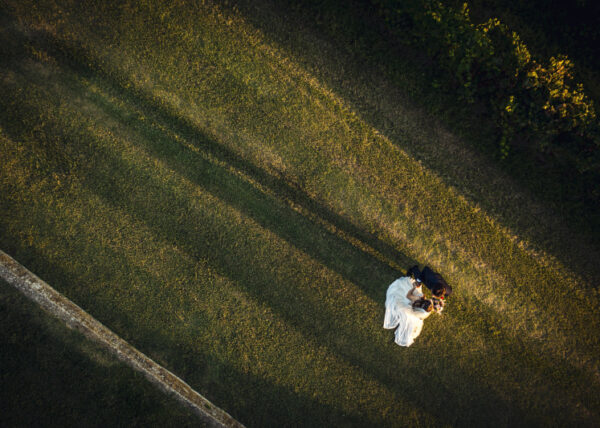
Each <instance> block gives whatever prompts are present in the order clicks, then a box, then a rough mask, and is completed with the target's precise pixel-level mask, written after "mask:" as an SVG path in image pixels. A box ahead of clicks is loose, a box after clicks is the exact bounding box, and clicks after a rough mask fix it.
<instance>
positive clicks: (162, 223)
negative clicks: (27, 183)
mask: <svg viewBox="0 0 600 428" xmlns="http://www.w3.org/2000/svg"><path fill="white" fill-rule="evenodd" d="M108 156H110V155H108ZM118 163H119V161H117V165H114V166H113V167H111V168H110V171H112V173H111V176H112V177H114V178H115V183H113V185H110V186H94V184H90V185H91V186H92V187H91V188H90V190H91V191H93V192H96V193H97V194H98V196H99V197H101V198H102V199H103V200H105V202H107V203H109V204H113V205H115V206H116V207H118V208H119V209H125V210H126V211H127V212H129V213H133V215H134V217H135V218H137V219H138V220H139V221H142V222H144V223H145V224H146V225H147V226H148V227H149V228H150V229H151V230H153V231H154V233H155V234H156V235H157V236H159V237H161V238H162V239H164V240H167V241H169V240H170V241H174V242H175V243H176V245H177V246H178V247H179V248H182V249H184V251H186V253H188V254H189V255H190V256H191V257H193V258H194V259H196V260H208V262H209V264H210V265H211V266H212V267H213V268H214V269H215V270H216V271H217V272H218V273H219V274H220V275H222V276H225V277H228V278H231V279H232V280H234V281H235V282H236V283H237V284H240V285H241V286H242V287H243V288H244V289H245V290H246V291H247V292H249V293H250V294H251V295H253V296H254V297H255V298H256V299H258V300H260V301H266V302H268V304H269V306H270V307H271V308H272V309H273V310H274V312H275V313H277V314H278V315H279V316H281V317H282V319H284V320H286V322H288V323H289V324H290V325H293V326H296V327H298V328H300V330H301V331H303V332H304V333H305V334H306V336H307V337H312V338H314V339H315V340H316V341H317V342H318V343H322V344H324V346H326V347H327V348H329V349H331V350H332V351H333V352H334V354H337V355H339V356H340V357H342V358H343V359H345V360H346V361H348V362H350V363H351V364H353V365H355V366H358V367H362V368H365V367H368V368H369V369H370V370H371V373H372V374H373V375H374V376H375V378H376V379H377V380H378V381H379V382H381V383H382V384H384V385H386V386H387V387H389V388H391V389H392V390H393V391H396V392H398V393H400V394H401V395H402V396H408V395H409V394H410V392H411V391H410V387H409V385H410V384H414V383H417V382H419V381H420V380H421V374H420V373H419V367H418V366H417V362H413V363H412V365H411V363H410V362H406V363H405V365H404V368H405V369H406V370H407V371H408V372H409V373H406V372H404V371H403V372H402V373H398V372H396V371H394V370H393V368H392V367H388V368H387V369H386V368H385V367H381V366H380V365H378V364H377V361H380V360H381V358H382V356H384V357H389V359H390V360H393V359H394V354H393V352H394V351H395V350H396V347H395V345H392V348H393V349H391V348H390V347H389V346H388V347H387V348H386V347H385V345H384V344H383V342H384V341H383V340H381V339H379V343H380V344H379V345H376V346H373V341H372V340H369V339H366V340H360V334H351V335H350V336H349V337H355V338H357V340H356V341H355V342H353V343H347V342H346V343H343V342H340V341H338V340H336V336H337V334H335V333H339V331H338V332H336V331H334V332H332V331H331V329H329V328H328V327H329V325H330V323H331V322H332V319H333V318H334V317H332V316H330V315H331V314H320V313H319V314H315V312H314V310H312V303H310V302H308V303H306V302H304V301H303V300H302V299H301V298H300V297H299V296H294V295H289V294H288V295H285V294H283V293H281V290H283V289H284V288H285V287H288V288H289V284H281V283H280V281H279V280H278V279H277V278H276V277H274V276H272V275H271V274H270V273H269V272H267V271H262V270H253V271H252V273H251V275H250V276H248V275H249V274H248V273H247V272H245V268H243V267H242V268H240V266H247V265H249V264H250V263H249V261H248V262H247V263H244V260H245V258H244V256H243V255H242V254H239V253H234V254H231V255H228V256H224V257H219V256H216V255H215V248H199V247H198V245H197V243H198V242H202V243H203V244H204V245H211V244H213V243H212V242H211V240H212V241H218V238H215V237H212V238H211V237H210V236H209V235H207V233H206V232H201V231H194V232H192V233H190V231H193V230H194V226H193V224H182V223H181V219H180V217H179V216H178V215H177V214H173V215H172V218H170V219H165V218H164V217H162V218H161V219H160V220H159V219H156V218H154V216H153V215H152V211H151V209H150V207H154V209H156V208H157V205H159V204H160V201H158V200H155V201H142V203H140V201H139V200H131V199H129V198H130V197H131V195H130V193H129V191H128V190H126V189H125V190H123V189H120V188H119V184H118V183H119V182H126V181H128V180H130V178H127V177H118V175H119V171H124V170H127V169H129V170H131V168H125V166H124V165H120V164H118ZM96 181H100V179H99V177H97V178H96V177H95V178H93V179H90V180H89V183H94V182H96ZM141 187H143V188H144V189H148V188H152V187H153V185H145V186H141ZM160 195H161V196H160V197H161V199H162V201H163V203H164V204H165V207H167V206H168V207H170V208H171V209H174V208H175V207H178V206H180V205H181V203H182V201H177V198H176V197H175V196H174V195H172V194H170V191H168V190H166V189H163V190H162V191H161V192H160ZM183 203H185V202H183ZM180 211H183V212H187V211H188V210H187V209H185V208H184V209H181V210H180ZM198 220H199V219H195V221H194V223H195V222H197V221H198ZM206 221H207V219H203V221H202V223H206ZM189 222H190V221H188V223H189ZM222 244H223V243H222V242H218V243H217V245H222ZM228 247H229V248H233V244H229V245H228ZM303 314H310V316H309V317H308V318H306V317H302V315H303ZM352 333H353V332H352ZM381 335H383V332H382V333H381ZM361 342H362V343H361ZM357 346H358V347H359V348H360V347H361V346H363V348H362V352H364V349H365V348H366V347H370V348H369V352H370V355H368V356H367V357H364V356H360V355H357V352H356V347H357ZM426 358H435V354H434V353H432V354H429V355H428V356H427V357H426ZM454 369H455V370H457V371H458V372H460V373H457V374H456V378H461V377H463V378H464V376H465V375H466V373H463V372H462V370H463V368H462V367H460V366H459V365H455V366H454ZM411 371H412V372H413V373H410V372H411ZM407 384H408V385H407ZM473 389H480V388H479V387H477V386H473ZM477 396H479V397H482V400H481V402H480V403H478V404H479V405H481V406H484V407H486V406H487V404H486V403H487V399H489V398H490V397H495V398H494V400H493V401H494V402H495V403H496V404H498V403H500V402H501V401H502V400H501V399H500V398H499V397H496V396H495V394H494V393H493V392H492V391H490V390H489V389H486V388H483V389H480V390H479V392H478V393H477ZM483 397H486V399H483ZM475 401H477V400H475ZM473 402H474V400H471V404H473ZM420 404H421V407H423V406H425V405H426V406H428V407H430V408H431V407H433V408H434V409H433V410H434V413H435V414H438V415H444V414H446V415H447V417H448V418H450V419H452V418H454V417H456V416H455V415H452V414H449V415H448V414H447V409H446V411H445V410H444V409H443V408H441V407H440V408H436V406H435V405H432V404H431V403H425V402H423V403H420ZM513 410H514V409H513ZM517 412H519V413H520V412H521V410H518V411H517Z"/></svg>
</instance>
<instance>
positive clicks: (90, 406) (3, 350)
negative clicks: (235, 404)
mask: <svg viewBox="0 0 600 428" xmlns="http://www.w3.org/2000/svg"><path fill="white" fill-rule="evenodd" d="M0 325H1V326H2V328H1V329H0V368H1V369H0V382H1V384H2V388H1V389H0V401H1V402H2V412H0V424H1V425H2V426H39V427H50V426H56V427H65V426H182V427H192V426H202V424H201V422H200V421H199V420H198V418H197V417H196V415H194V414H193V413H192V412H191V411H188V410H186V409H185V408H184V407H183V406H182V405H181V404H180V403H179V402H178V401H176V400H175V399H174V398H171V397H168V396H166V395H165V394H164V393H163V392H161V391H159V390H158V389H156V387H154V386H153V385H151V384H150V383H149V382H148V381H147V380H146V379H145V378H144V376H143V375H141V374H138V373H137V372H134V371H133V370H131V369H130V368H129V367H127V366H126V365H125V364H123V363H121V362H119V361H118V360H116V359H115V358H114V357H113V356H112V355H110V354H109V353H108V352H107V351H106V350H105V349H103V348H100V347H99V346H97V345H95V344H92V343H91V342H89V341H88V340H87V339H85V338H84V337H83V336H82V335H81V334H79V333H77V332H74V331H71V330H68V329H67V327H65V326H64V325H62V323H61V322H60V321H58V320H55V319H54V318H52V317H51V316H49V315H48V314H46V313H44V312H43V311H41V310H40V309H39V308H38V307H37V305H36V304H34V303H32V302H30V301H29V300H27V299H26V298H25V297H24V296H22V295H21V294H20V293H19V292H18V291H16V290H15V289H14V288H13V287H11V286H10V285H8V284H7V283H6V282H4V281H3V280H2V281H0Z"/></svg>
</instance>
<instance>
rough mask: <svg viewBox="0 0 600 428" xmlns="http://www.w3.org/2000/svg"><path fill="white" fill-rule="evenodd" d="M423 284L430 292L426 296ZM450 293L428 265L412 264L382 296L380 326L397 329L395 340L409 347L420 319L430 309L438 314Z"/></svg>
mask: <svg viewBox="0 0 600 428" xmlns="http://www.w3.org/2000/svg"><path fill="white" fill-rule="evenodd" d="M422 284H425V286H426V287H427V288H428V289H429V290H430V291H431V297H430V298H426V297H425V295H424V293H423V287H422ZM450 294H452V287H450V286H449V285H448V284H447V283H446V281H445V280H444V278H442V276H441V275H440V274H438V273H436V272H434V271H433V270H431V269H430V268H429V267H427V266H425V267H424V268H423V270H422V271H421V270H419V267H418V266H413V267H411V268H410V269H409V270H408V272H407V273H406V276H404V277H402V278H398V279H397V280H395V281H394V282H392V283H391V284H390V286H389V287H388V290H387V293H386V299H385V318H384V321H383V328H387V329H393V328H395V329H396V333H395V340H394V341H395V342H396V343H397V344H398V345H400V346H410V345H412V344H413V342H414V340H415V338H416V337H417V336H418V335H419V334H420V333H421V329H422V328H423V320H424V319H425V318H427V317H428V316H429V315H431V314H432V313H433V312H435V313H437V314H441V312H442V310H443V309H444V304H445V299H446V298H447V297H448V296H449V295H450Z"/></svg>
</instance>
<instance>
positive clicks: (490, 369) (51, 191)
mask: <svg viewBox="0 0 600 428" xmlns="http://www.w3.org/2000/svg"><path fill="white" fill-rule="evenodd" d="M10 10H11V13H12V14H13V15H14V19H9V20H8V21H9V22H8V23H7V25H6V26H5V27H4V29H3V32H2V39H3V41H6V43H4V46H5V47H4V48H3V49H4V51H3V53H6V58H7V61H6V62H5V63H4V64H3V66H2V69H1V70H2V71H1V75H0V78H1V86H0V96H1V100H0V104H1V105H2V111H3V113H1V115H0V124H1V132H2V133H1V135H0V138H1V140H0V141H1V145H0V147H1V153H2V160H3V166H2V170H1V172H0V174H1V175H0V186H1V187H0V191H1V192H2V199H0V201H1V203H2V205H0V210H1V218H2V221H1V222H0V228H1V229H0V231H1V234H0V246H2V248H3V249H4V250H5V251H7V252H8V253H11V254H12V255H13V256H14V257H15V258H17V260H19V261H20V262H21V263H23V264H25V265H26V266H27V267H28V268H30V269H31V270H33V271H34V272H35V273H36V274H38V275H39V276H41V277H42V278H44V279H45V280H46V281H48V282H49V283H50V284H51V285H53V286H54V287H55V288H57V289H58V290H60V291H61V292H63V293H65V294H66V295H67V296H68V297H69V298H71V299H73V300H74V301H75V302H76V303H78V304H79V305H81V306H83V307H84V309H86V310H88V311H89V312H90V313H91V314H92V315H94V316H95V317H97V318H98V319H100V321H102V322H104V323H106V324H107V325H108V326H109V327H110V328H111V329H113V330H114V331H116V332H117V333H118V334H120V335H122V336H123V337H124V338H126V339H127V340H129V341H130V342H131V343H132V344H134V345H135V346H138V347H139V348H140V349H141V350H142V351H143V352H145V353H147V354H149V355H150V356H151V357H152V358H155V359H157V360H158V361H159V362H160V363H161V364H164V365H165V366H167V367H168V368H169V369H172V370H174V371H175V373H176V374H178V375H179V376H181V377H182V378H183V379H184V380H185V381H186V382H188V383H189V384H190V385H192V386H193V387H194V388H196V389H197V390H199V391H200V392H201V393H202V394H204V395H205V396H207V397H208V398H209V399H210V400H211V401H213V402H214V403H215V404H217V405H218V406H220V407H223V408H224V409H225V410H226V411H227V412H229V413H230V414H232V415H233V416H234V417H236V418H238V419H239V420H240V421H241V422H242V423H246V424H248V425H259V426H262V425H279V426H280V425H282V424H288V425H289V424H300V425H323V424H327V425H332V426H333V425H340V424H357V425H366V424H371V425H372V424H378V425H407V424H411V425H412V424H417V425H425V426H431V425H445V424H451V425H472V424H475V423H479V422H481V420H482V418H486V419H485V420H487V421H488V422H489V424H498V425H514V424H517V425H520V424H545V423H551V422H556V421H561V423H573V421H579V422H582V423H587V424H593V422H594V421H598V417H599V416H598V399H597V397H598V396H600V395H598V392H600V388H599V386H600V378H599V376H598V360H597V351H598V334H597V331H598V321H599V320H598V317H596V316H594V308H595V307H596V306H597V305H598V295H597V292H594V291H593V290H591V289H590V288H585V287H582V286H581V285H580V284H578V281H579V280H581V277H579V276H578V275H576V274H575V273H574V272H572V271H571V270H569V269H567V268H566V267H565V265H564V262H562V261H561V260H562V258H561V255H560V254H558V255H556V256H551V255H549V254H546V253H544V252H543V251H541V250H539V249H537V248H536V245H535V242H533V241H528V240H526V239H523V237H520V236H518V235H516V234H515V232H514V231H512V230H510V229H509V228H507V227H506V226H503V225H502V224H500V222H499V221H498V220H496V219H495V218H494V217H492V216H490V215H489V214H488V213H486V211H485V210H484V209H482V207H481V206H480V205H479V204H478V203H477V202H476V201H474V200H473V199H472V198H466V197H465V196H463V195H462V194H461V192H460V188H456V187H452V186H450V185H448V184H447V183H446V182H445V177H444V174H443V172H442V173H439V172H434V171H432V170H431V169H430V168H428V167H427V166H426V165H424V164H423V163H422V162H419V161H417V160H415V157H414V156H413V155H412V154H411V151H412V150H414V147H412V146H411V144H414V140H411V141H412V143H407V147H405V148H403V147H401V146H399V145H398V144H396V143H395V142H393V141H392V140H390V138H388V136H386V135H383V134H382V133H381V132H379V131H378V130H376V129H374V128H373V127H372V126H371V125H370V124H369V123H368V122H366V121H365V120H364V119H363V118H361V117H360V116H359V115H358V114H357V113H356V112H355V111H353V109H352V108H351V107H350V106H349V104H348V103H346V102H345V101H344V99H343V98H342V97H340V96H339V95H336V94H335V93H334V92H333V91H332V90H330V89H329V88H327V87H326V86H325V85H324V84H322V83H320V81H319V80H318V79H317V78H316V77H315V76H314V75H312V74H310V73H308V72H307V71H305V70H304V69H303V68H302V67H301V66H300V65H298V64H296V63H295V62H294V60H293V57H289V56H287V55H286V54H285V52H284V51H282V50H280V49H278V48H277V47H276V46H274V45H272V44H270V43H269V42H268V41H267V40H265V39H264V38H263V37H262V36H261V34H260V32H258V31H257V30H255V29H253V28H251V27H250V26H249V25H248V24H247V23H246V22H245V21H244V19H243V18H242V17H241V16H240V15H239V14H238V13H236V12H233V11H226V10H224V9H222V8H219V7H217V6H214V5H202V6H199V5H197V6H193V7H192V6H191V5H189V4H185V3H184V2H181V3H176V4H173V5H171V6H157V5H152V4H150V5H147V4H145V3H143V2H141V3H138V2H132V3H131V4H125V5H120V6H119V7H117V6H116V5H111V4H109V3H108V2H106V3H102V4H100V5H98V7H97V8H88V7H86V6H80V5H79V4H78V3H77V2H73V3H72V4H69V2H64V3H62V2H61V3H60V5H54V3H53V2H51V1H49V2H36V3H35V5H33V4H31V5H29V4H24V3H22V2H19V3H15V4H14V5H12V6H11V7H10ZM315 49H316V48H315ZM382 112H383V113H382V114H391V112H390V110H389V109H386V108H382ZM407 114H408V113H407ZM411 114H412V113H411ZM406 132H407V134H408V135H409V136H413V135H417V134H418V133H419V130H418V129H415V128H414V126H413V125H409V124H408V123H407V130H406ZM425 135H426V136H427V135H428V134H425ZM419 138H423V139H425V138H426V137H423V136H421V137H419ZM449 138H450V137H449ZM409 139H410V138H409ZM428 144H429V148H428V149H427V150H433V149H432V147H433V146H434V144H433V143H431V142H428ZM440 144H441V145H442V146H443V145H444V144H446V142H445V141H441V142H440ZM452 144H456V145H459V144H460V141H453V142H452ZM444 147H445V148H444V149H443V153H444V156H446V157H452V156H454V159H453V160H454V163H455V164H456V165H461V163H463V164H464V162H465V157H464V154H465V153H468V151H465V150H464V148H459V149H457V150H456V151H455V152H453V151H452V150H451V148H449V147H448V146H444ZM467 159H468V158H467ZM477 162H480V163H481V162H484V161H483V160H481V159H478V160H477ZM468 167H469V165H465V168H468ZM457 168H458V167H457ZM490 170H491V171H493V169H490ZM494 174H495V173H494ZM478 185H479V186H480V187H481V188H484V189H487V191H488V192H491V193H493V192H498V195H499V198H501V197H502V195H505V193H503V192H502V191H501V190H502V189H498V188H497V187H496V184H495V182H494V181H490V182H488V183H487V184H486V182H478ZM464 186H465V187H468V183H467V184H465V185H464ZM511 203H512V202H511ZM499 204H500V205H501V203H499ZM530 207H537V206H536V205H535V204H532V205H526V206H525V207H524V211H523V212H521V213H519V214H518V215H519V216H528V215H531V212H529V211H527V210H529V209H530ZM531 209H533V208H531ZM547 217H548V218H549V217H552V215H551V214H547V213H541V214H540V218H541V219H542V220H541V221H542V222H544V224H548V223H549V222H550V223H551V221H554V222H555V221H557V220H556V219H555V218H554V217H552V220H551V221H550V220H546V218H547ZM560 227H562V228H565V230H566V229H567V228H566V226H564V225H562V224H561V225H560ZM560 233H565V232H564V231H563V230H562V229H561V231H560ZM532 236H535V234H533V235H532ZM572 245H577V243H574V244H572ZM586 248H588V247H586V246H585V245H584V244H583V243H582V244H581V248H580V249H579V251H582V252H584V251H585V249H586ZM582 257H583V256H582ZM588 257H589V255H588ZM415 263H420V264H422V265H423V264H429V265H431V266H434V267H435V268H436V269H438V270H440V271H441V272H442V273H443V274H444V276H445V277H447V279H448V280H449V282H450V283H451V284H452V285H453V287H454V289H455V294H454V295H453V296H452V298H451V300H450V302H449V306H448V309H447V310H446V311H445V313H444V315H443V316H442V317H431V318H430V319H428V320H427V321H426V325H425V328H424V331H423V333H422V335H421V336H420V337H419V339H418V340H417V342H416V343H415V345H414V346H413V347H411V348H408V349H404V348H399V347H397V346H396V345H394V344H393V342H392V336H391V333H390V332H389V331H384V330H383V329H382V328H381V325H382V322H383V301H384V297H385V290H386V287H387V285H388V284H389V283H390V282H391V281H392V280H393V279H394V278H395V277H396V276H399V275H401V272H400V271H399V269H404V268H406V267H408V266H410V265H411V264H415ZM533 278H535V280H533ZM582 384H585V387H584V388H582V387H581V385H582ZM432 394H435V395H436V396H438V395H437V394H439V396H440V397H441V396H443V397H444V399H443V400H441V399H440V400H433V402H431V400H430V399H429V397H430V396H431V395H432Z"/></svg>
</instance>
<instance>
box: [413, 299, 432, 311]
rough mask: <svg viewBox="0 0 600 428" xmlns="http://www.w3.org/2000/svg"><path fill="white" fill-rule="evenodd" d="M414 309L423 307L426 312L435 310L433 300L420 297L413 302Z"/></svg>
mask: <svg viewBox="0 0 600 428" xmlns="http://www.w3.org/2000/svg"><path fill="white" fill-rule="evenodd" d="M412 307H413V309H417V308H420V309H423V310H424V311H425V312H431V311H432V310H433V302H432V301H431V300H429V299H424V298H420V299H419V300H415V301H414V302H413V304H412Z"/></svg>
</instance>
